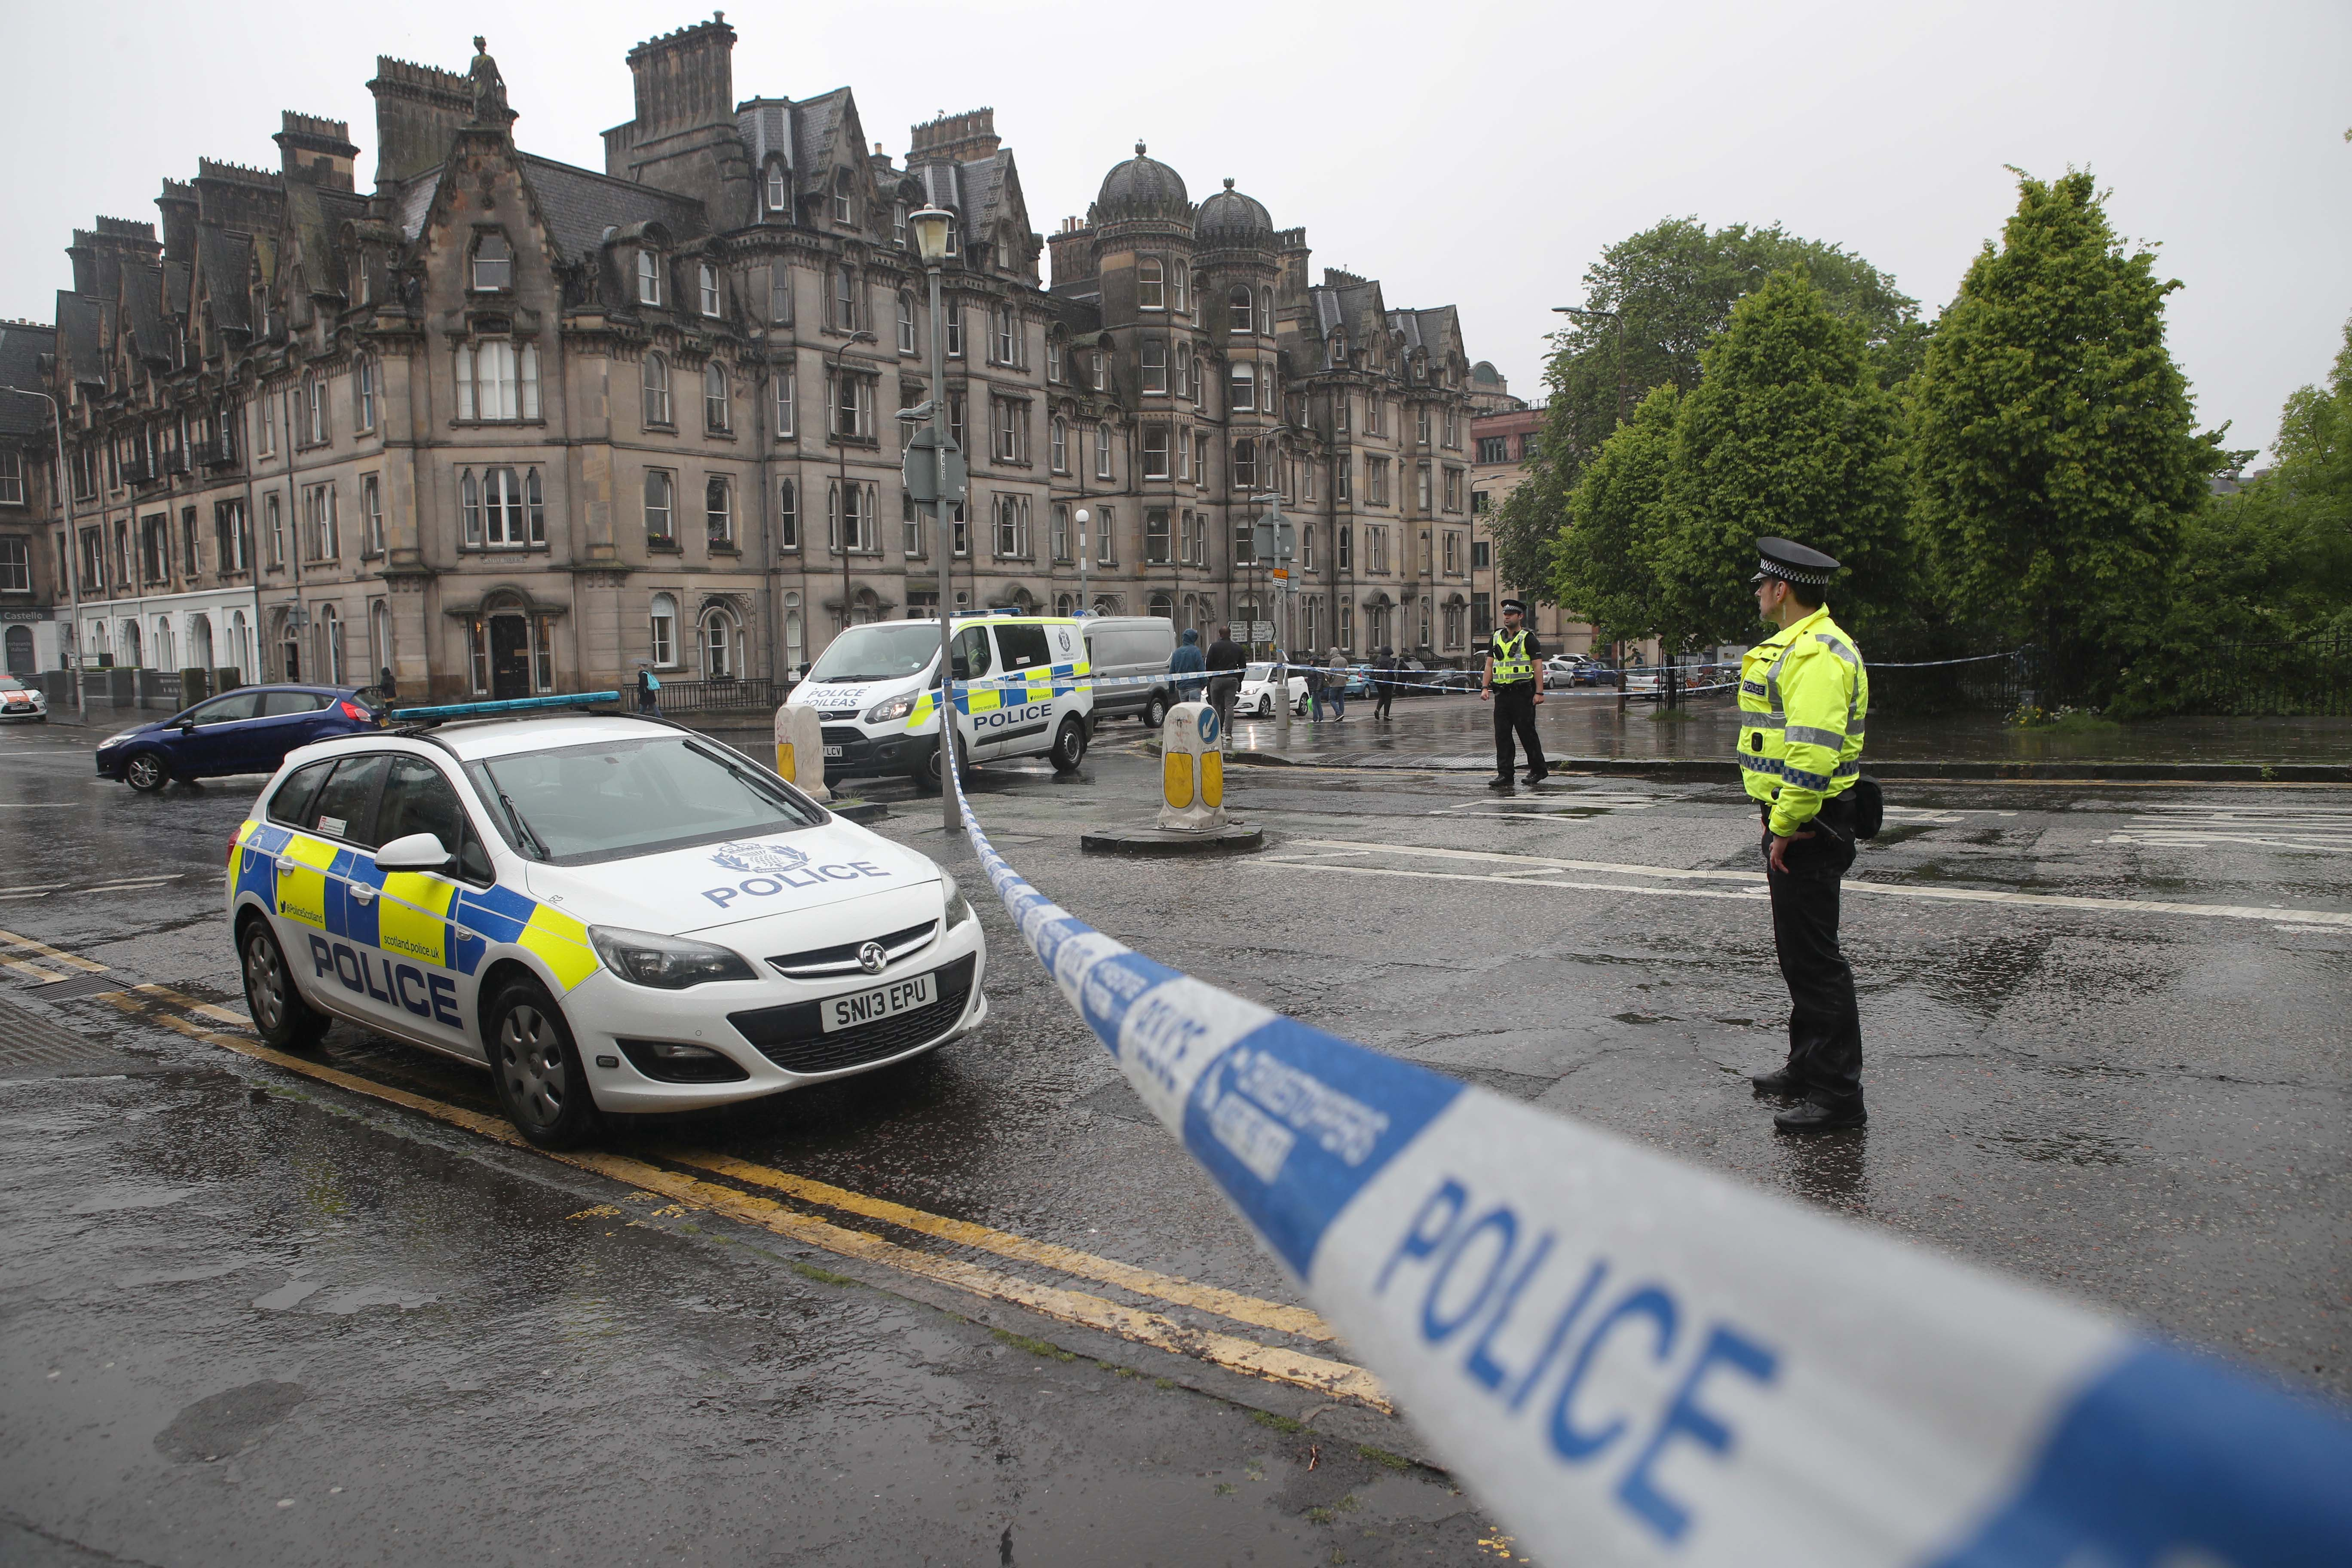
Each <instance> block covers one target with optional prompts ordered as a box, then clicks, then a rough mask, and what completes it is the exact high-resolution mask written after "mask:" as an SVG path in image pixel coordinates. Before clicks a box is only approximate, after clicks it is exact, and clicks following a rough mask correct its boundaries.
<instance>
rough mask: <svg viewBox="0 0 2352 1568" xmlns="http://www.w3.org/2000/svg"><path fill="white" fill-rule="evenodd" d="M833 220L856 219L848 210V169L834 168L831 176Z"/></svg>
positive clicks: (843, 221) (840, 221)
mask: <svg viewBox="0 0 2352 1568" xmlns="http://www.w3.org/2000/svg"><path fill="white" fill-rule="evenodd" d="M833 221H834V222H835V223H851V222H855V221H856V220H855V219H854V218H853V217H852V216H850V210H849V171H848V170H846V169H840V170H836V171H835V174H834V176H833Z"/></svg>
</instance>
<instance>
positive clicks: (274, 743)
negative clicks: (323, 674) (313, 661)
mask: <svg viewBox="0 0 2352 1568" xmlns="http://www.w3.org/2000/svg"><path fill="white" fill-rule="evenodd" d="M382 727H383V714H382V713H381V712H380V711H378V710H376V709H375V708H373V707H372V706H371V705H370V704H369V703H367V702H366V701H365V700H362V698H361V696H360V694H359V692H358V691H357V690H356V689H353V688H352V687H348V686H240V687H238V688H237V689H236V690H235V691H229V692H224V693H223V694H221V695H220V696H218V697H214V698H209V699H207V700H205V701H202V702H199V703H197V704H196V705H195V706H194V707H193V708H189V709H186V710H183V711H181V712H178V713H174V714H173V715H172V717H170V718H169V719H160V720H157V721H155V722H154V723H152V724H142V725H139V726H138V727H137V728H135V729H131V730H125V731H122V732H121V734H119V735H110V736H108V737H107V738H106V739H105V740H104V741H102V742H100V743H99V748H98V776H99V777H100V778H102V779H120V780H121V781H122V782H123V783H125V784H129V785H130V786H131V788H132V789H136V790H145V791H149V792H151V793H152V792H153V791H156V790H160V789H162V788H163V786H164V785H165V784H170V783H171V782H172V781H173V779H179V780H181V781H183V782H187V781H191V780H194V779H209V778H219V777H221V776H222V775H224V774H227V773H276V772H277V771H278V763H282V762H284V761H285V760H286V753H287V752H290V751H293V750H294V749H295V748H296V747H298V746H307V745H309V744H310V743H311V742H313V741H326V740H331V739H333V738H334V737H335V736H337V735H356V734H359V733H361V732H362V731H368V730H375V729H380V728H382Z"/></svg>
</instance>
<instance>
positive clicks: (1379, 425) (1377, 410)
mask: <svg viewBox="0 0 2352 1568" xmlns="http://www.w3.org/2000/svg"><path fill="white" fill-rule="evenodd" d="M1388 433H1389V432H1388V405H1387V404H1385V403H1383V402H1381V400H1380V399H1379V398H1377V397H1367V398H1366V399H1364V434H1365V435H1367V436H1385V435H1387V434H1388Z"/></svg>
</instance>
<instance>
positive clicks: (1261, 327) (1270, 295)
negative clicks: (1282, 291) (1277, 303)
mask: <svg viewBox="0 0 2352 1568" xmlns="http://www.w3.org/2000/svg"><path fill="white" fill-rule="evenodd" d="M1257 330H1258V331H1261V332H1264V333H1265V335H1266V336H1268V337H1272V336H1273V335H1274V290H1273V289H1265V288H1261V289H1258V291H1257Z"/></svg>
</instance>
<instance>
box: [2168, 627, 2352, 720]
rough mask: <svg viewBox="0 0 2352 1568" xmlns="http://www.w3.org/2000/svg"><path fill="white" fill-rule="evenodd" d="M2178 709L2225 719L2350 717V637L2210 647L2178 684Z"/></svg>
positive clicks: (2351, 671) (2351, 683)
mask: <svg viewBox="0 0 2352 1568" xmlns="http://www.w3.org/2000/svg"><path fill="white" fill-rule="evenodd" d="M2180 710H2181V711H2182V712H2185V713H2213V714H2221V715H2224V716H2227V717H2230V718H2264V719H2270V718H2304V717H2312V716H2324V717H2334V718H2345V717H2352V635H2345V634H2341V633H2338V634H2336V635H2333V636H2324V637H2301V638H2297V639H2294V640H2293V641H2284V642H2237V643H2215V644H2213V645H2211V646H2210V647H2207V648H2205V649H2202V650H2200V653H2199V655H2198V658H2197V660H2196V663H2195V665H2194V666H2193V667H2192V668H2190V669H2189V672H2188V674H2187V675H2186V676H2185V677H2184V678H2183V679H2182V680H2181V682H2180Z"/></svg>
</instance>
